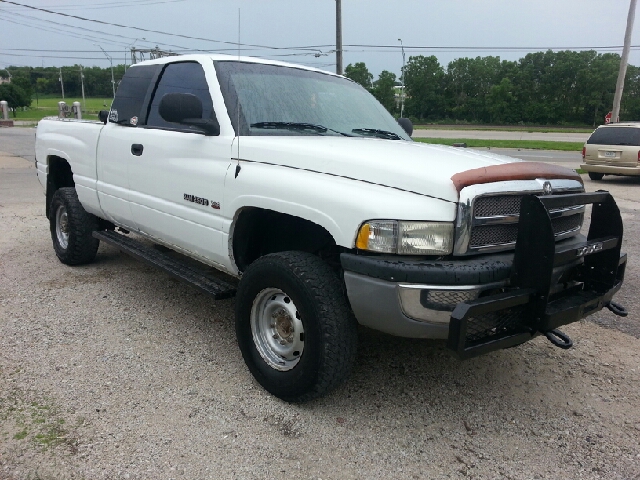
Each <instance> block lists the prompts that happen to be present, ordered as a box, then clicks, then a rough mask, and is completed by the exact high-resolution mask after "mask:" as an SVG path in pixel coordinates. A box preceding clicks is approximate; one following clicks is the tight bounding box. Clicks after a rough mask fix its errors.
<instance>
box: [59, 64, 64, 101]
mask: <svg viewBox="0 0 640 480" xmlns="http://www.w3.org/2000/svg"><path fill="white" fill-rule="evenodd" d="M60 87H61V88H62V99H63V100H64V82H63V81H62V67H60Z"/></svg>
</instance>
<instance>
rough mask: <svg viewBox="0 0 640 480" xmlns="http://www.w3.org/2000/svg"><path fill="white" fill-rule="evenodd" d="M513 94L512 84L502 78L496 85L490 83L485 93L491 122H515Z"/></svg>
mask: <svg viewBox="0 0 640 480" xmlns="http://www.w3.org/2000/svg"><path fill="white" fill-rule="evenodd" d="M514 104H515V95H514V94H513V84H512V83H511V80H509V79H508V78H503V79H502V80H501V81H500V83H499V84H498V85H492V86H491V89H490V90H489V94H488V95H487V107H488V112H489V115H490V118H489V121H490V122H491V123H515V119H516V116H515V111H514V108H513V105H514Z"/></svg>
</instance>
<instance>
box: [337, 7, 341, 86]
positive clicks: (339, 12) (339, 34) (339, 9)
mask: <svg viewBox="0 0 640 480" xmlns="http://www.w3.org/2000/svg"><path fill="white" fill-rule="evenodd" d="M336 73H337V74H338V75H342V0H336Z"/></svg>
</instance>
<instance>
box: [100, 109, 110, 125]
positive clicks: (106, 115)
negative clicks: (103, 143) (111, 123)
mask: <svg viewBox="0 0 640 480" xmlns="http://www.w3.org/2000/svg"><path fill="white" fill-rule="evenodd" d="M98 118H99V119H100V121H101V122H102V123H104V124H105V125H106V124H107V120H109V112H108V111H107V110H100V111H99V112H98Z"/></svg>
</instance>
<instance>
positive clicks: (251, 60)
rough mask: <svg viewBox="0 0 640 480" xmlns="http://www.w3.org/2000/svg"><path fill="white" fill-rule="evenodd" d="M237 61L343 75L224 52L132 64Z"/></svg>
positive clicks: (178, 56) (157, 59)
mask: <svg viewBox="0 0 640 480" xmlns="http://www.w3.org/2000/svg"><path fill="white" fill-rule="evenodd" d="M208 60H211V61H214V62H215V61H236V62H244V63H261V64H265V65H279V66H281V67H293V68H300V69H303V70H309V71H312V72H321V73H325V74H329V75H333V76H336V77H339V76H341V75H337V74H335V73H333V72H328V71H326V70H321V69H319V68H313V67H307V66H306V65H300V64H297V63H288V62H281V61H278V60H268V59H266V58H258V57H242V56H237V55H222V54H192V55H174V56H171V57H162V58H156V59H154V60H145V61H144V62H140V63H136V64H135V65H132V67H135V66H136V65H154V64H165V63H172V62H188V61H196V62H200V63H203V62H205V61H208Z"/></svg>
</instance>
